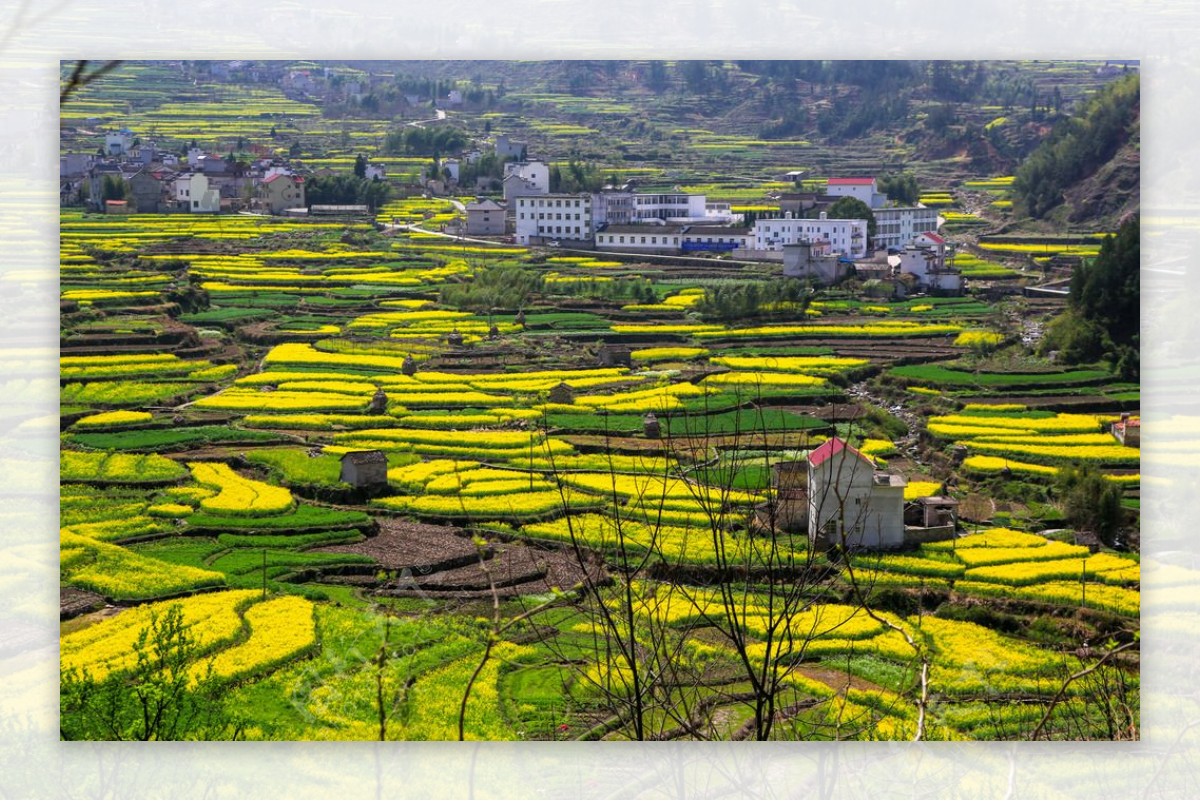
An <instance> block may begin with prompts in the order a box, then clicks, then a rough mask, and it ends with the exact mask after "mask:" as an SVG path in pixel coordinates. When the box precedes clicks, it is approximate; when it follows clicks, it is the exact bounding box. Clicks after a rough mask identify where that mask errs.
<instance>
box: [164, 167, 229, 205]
mask: <svg viewBox="0 0 1200 801" xmlns="http://www.w3.org/2000/svg"><path fill="white" fill-rule="evenodd" d="M175 202H176V203H177V204H178V205H179V207H180V208H183V209H187V210H188V211H191V212H195V213H197V214H215V213H216V212H218V211H220V210H221V193H220V191H218V190H217V189H216V188H214V187H211V186H210V185H209V180H208V176H207V175H205V174H204V173H202V172H189V173H183V174H181V175H179V176H178V177H176V178H175Z"/></svg>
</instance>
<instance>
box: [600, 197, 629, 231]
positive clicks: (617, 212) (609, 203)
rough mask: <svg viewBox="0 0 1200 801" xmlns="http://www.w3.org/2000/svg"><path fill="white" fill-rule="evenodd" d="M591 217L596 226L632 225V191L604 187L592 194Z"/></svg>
mask: <svg viewBox="0 0 1200 801" xmlns="http://www.w3.org/2000/svg"><path fill="white" fill-rule="evenodd" d="M592 219H593V221H594V222H595V225H596V227H597V228H599V227H600V226H602V225H632V224H633V220H634V208H633V192H623V191H619V190H612V189H606V190H604V191H603V192H597V193H596V194H594V195H592Z"/></svg>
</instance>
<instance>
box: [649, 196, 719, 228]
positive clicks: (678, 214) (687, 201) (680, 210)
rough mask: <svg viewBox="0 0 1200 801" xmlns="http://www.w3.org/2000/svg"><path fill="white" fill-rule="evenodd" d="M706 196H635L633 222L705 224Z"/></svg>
mask: <svg viewBox="0 0 1200 801" xmlns="http://www.w3.org/2000/svg"><path fill="white" fill-rule="evenodd" d="M707 216H708V215H707V211H706V209H705V197H704V195H685V194H683V193H681V192H673V193H665V194H664V193H652V194H641V193H638V194H635V195H634V196H633V221H634V222H646V221H648V220H663V221H664V222H705V221H706V218H707Z"/></svg>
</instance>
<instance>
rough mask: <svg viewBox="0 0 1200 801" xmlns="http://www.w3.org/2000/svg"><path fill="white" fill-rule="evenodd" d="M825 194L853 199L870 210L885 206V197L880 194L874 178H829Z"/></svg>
mask: <svg viewBox="0 0 1200 801" xmlns="http://www.w3.org/2000/svg"><path fill="white" fill-rule="evenodd" d="M825 194H827V195H830V196H832V197H853V198H857V199H859V200H861V201H862V202H863V203H866V204H867V206H868V207H870V208H872V209H877V208H880V207H881V206H884V205H886V204H887V195H884V194H882V193H880V191H879V185H878V184H877V183H876V182H875V179H874V178H830V179H829V181H828V183H827V184H826V187H825Z"/></svg>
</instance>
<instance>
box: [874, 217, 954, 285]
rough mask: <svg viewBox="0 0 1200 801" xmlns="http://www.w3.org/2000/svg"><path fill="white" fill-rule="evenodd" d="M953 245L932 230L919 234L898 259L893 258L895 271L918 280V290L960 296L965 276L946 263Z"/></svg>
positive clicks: (896, 257)
mask: <svg viewBox="0 0 1200 801" xmlns="http://www.w3.org/2000/svg"><path fill="white" fill-rule="evenodd" d="M950 252H951V250H950V246H949V245H947V243H946V240H945V239H944V238H942V237H941V236H939V235H938V234H935V233H934V232H933V231H926V232H924V233H922V234H918V235H917V236H916V237H915V238H914V239H913V244H911V245H908V246H907V247H905V248H904V250H903V251H901V253H900V254H899V255H898V256H892V257H891V259H890V260H891V261H894V263H895V267H896V272H897V273H899V274H900V275H904V274H905V273H907V274H909V275H912V276H914V277H915V278H916V279H917V288H918V289H920V290H923V291H933V292H940V293H945V294H958V293H960V292H961V291H962V288H963V277H962V273H961V272H959V271H958V270H956V269H954V267H953V263H951V264H949V265H948V264H947V263H946V257H947V256H948V255H949V254H950Z"/></svg>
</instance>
